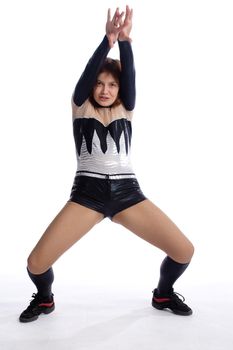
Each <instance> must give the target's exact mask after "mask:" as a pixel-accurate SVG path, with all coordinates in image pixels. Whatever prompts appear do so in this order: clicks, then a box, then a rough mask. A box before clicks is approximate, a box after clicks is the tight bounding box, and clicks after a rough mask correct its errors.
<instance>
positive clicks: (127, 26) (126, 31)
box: [118, 5, 133, 42]
mask: <svg viewBox="0 0 233 350" xmlns="http://www.w3.org/2000/svg"><path fill="white" fill-rule="evenodd" d="M132 18H133V9H130V8H129V6H128V5H127V6H126V11H125V19H124V21H123V20H122V17H121V19H120V22H119V25H120V26H121V27H122V29H121V31H120V33H119V36H118V40H119V41H129V42H131V41H132V39H131V38H130V36H129V35H130V32H131V29H132Z"/></svg>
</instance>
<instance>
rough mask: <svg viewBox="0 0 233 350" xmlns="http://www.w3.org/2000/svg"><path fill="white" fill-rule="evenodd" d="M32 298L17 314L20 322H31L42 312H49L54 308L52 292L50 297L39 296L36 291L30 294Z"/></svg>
mask: <svg viewBox="0 0 233 350" xmlns="http://www.w3.org/2000/svg"><path fill="white" fill-rule="evenodd" d="M32 297H33V300H32V301H31V302H30V305H29V306H28V307H27V309H26V310H24V311H23V312H22V313H21V315H20V316H19V320H20V322H31V321H34V320H36V319H37V318H38V316H39V315H40V314H41V313H43V314H50V312H52V311H53V310H54V309H55V304H54V300H53V294H52V295H51V296H50V297H41V296H40V295H39V294H38V293H37V294H35V293H34V294H32Z"/></svg>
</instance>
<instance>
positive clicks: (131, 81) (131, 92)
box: [118, 41, 136, 111]
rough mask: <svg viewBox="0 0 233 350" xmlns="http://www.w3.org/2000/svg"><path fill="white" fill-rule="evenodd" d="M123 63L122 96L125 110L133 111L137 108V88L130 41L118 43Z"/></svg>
mask: <svg viewBox="0 0 233 350" xmlns="http://www.w3.org/2000/svg"><path fill="white" fill-rule="evenodd" d="M118 44H119V49H120V61H121V70H122V71H121V81H120V87H121V89H120V96H121V100H122V103H123V104H124V106H125V108H126V109H127V110H129V111H132V110H133V109H134V107H135V100H136V86H135V67H134V57H133V50H132V47H131V44H130V43H129V42H128V41H118Z"/></svg>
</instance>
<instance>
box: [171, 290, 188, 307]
mask: <svg viewBox="0 0 233 350" xmlns="http://www.w3.org/2000/svg"><path fill="white" fill-rule="evenodd" d="M179 297H181V299H180V298H179ZM172 299H173V301H174V302H175V303H176V304H177V305H181V304H182V305H184V306H185V305H186V304H185V303H184V301H185V298H184V296H183V295H181V294H180V293H177V292H173V293H172Z"/></svg>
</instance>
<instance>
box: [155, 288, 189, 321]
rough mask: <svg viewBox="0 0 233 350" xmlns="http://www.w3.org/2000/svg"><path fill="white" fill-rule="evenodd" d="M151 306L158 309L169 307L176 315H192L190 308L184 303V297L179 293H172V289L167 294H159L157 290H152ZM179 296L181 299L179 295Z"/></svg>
mask: <svg viewBox="0 0 233 350" xmlns="http://www.w3.org/2000/svg"><path fill="white" fill-rule="evenodd" d="M152 293H153V298H152V306H153V307H155V308H156V309H158V310H163V309H170V310H171V311H172V312H174V314H176V315H182V316H189V315H192V313H193V312H192V309H190V307H189V306H188V305H186V304H185V303H184V301H185V299H184V297H183V296H182V295H180V294H179V293H174V292H173V290H172V292H171V294H169V295H163V296H162V295H159V294H158V290H157V289H155V290H153V291H152ZM178 295H179V296H181V297H182V299H183V300H181V299H180V298H179V297H178Z"/></svg>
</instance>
